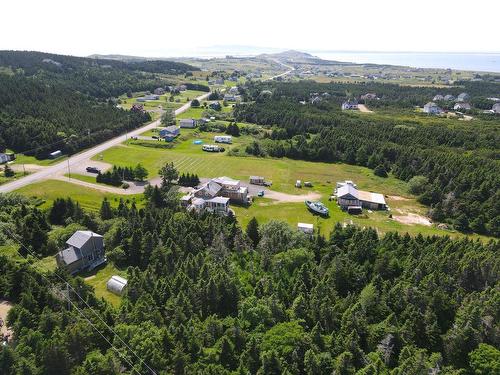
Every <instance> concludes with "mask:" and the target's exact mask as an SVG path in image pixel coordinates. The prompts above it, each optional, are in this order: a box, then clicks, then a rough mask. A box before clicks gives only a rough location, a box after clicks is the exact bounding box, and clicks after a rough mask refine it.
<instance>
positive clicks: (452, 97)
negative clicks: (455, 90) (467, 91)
mask: <svg viewBox="0 0 500 375" xmlns="http://www.w3.org/2000/svg"><path fill="white" fill-rule="evenodd" d="M443 99H444V100H446V101H448V102H452V101H454V100H455V97H454V96H453V95H450V94H448V95H445V96H444V98H443Z"/></svg>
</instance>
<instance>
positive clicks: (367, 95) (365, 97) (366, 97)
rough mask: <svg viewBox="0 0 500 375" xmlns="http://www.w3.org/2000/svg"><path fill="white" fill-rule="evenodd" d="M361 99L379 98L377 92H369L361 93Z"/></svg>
mask: <svg viewBox="0 0 500 375" xmlns="http://www.w3.org/2000/svg"><path fill="white" fill-rule="evenodd" d="M360 99H361V100H374V99H378V98H377V94H375V93H371V92H368V93H366V94H364V95H361V97H360Z"/></svg>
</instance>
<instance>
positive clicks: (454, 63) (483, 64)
mask: <svg viewBox="0 0 500 375" xmlns="http://www.w3.org/2000/svg"><path fill="white" fill-rule="evenodd" d="M307 52H309V53H311V54H313V55H314V56H318V57H320V58H322V59H325V60H335V61H342V62H353V63H373V64H388V65H402V66H411V67H415V68H441V69H447V68H450V69H457V70H472V71H481V72H495V73H500V53H434V52H336V51H331V52H330V51H307Z"/></svg>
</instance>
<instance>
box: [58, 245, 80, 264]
mask: <svg viewBox="0 0 500 375" xmlns="http://www.w3.org/2000/svg"><path fill="white" fill-rule="evenodd" d="M59 256H60V259H61V260H62V261H63V262H64V263H65V264H66V265H69V264H72V263H74V262H76V261H77V260H79V259H81V257H82V253H81V252H80V250H79V249H75V248H74V247H68V248H67V249H64V250H61V251H60V252H59Z"/></svg>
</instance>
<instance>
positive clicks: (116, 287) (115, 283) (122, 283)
mask: <svg viewBox="0 0 500 375" xmlns="http://www.w3.org/2000/svg"><path fill="white" fill-rule="evenodd" d="M126 287H127V280H126V279H124V278H123V277H120V276H116V275H114V276H111V278H110V279H109V280H108V282H107V283H106V288H107V289H108V290H109V291H110V292H111V293H114V294H116V295H119V296H121V295H122V294H123V292H124V290H125V288H126Z"/></svg>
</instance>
